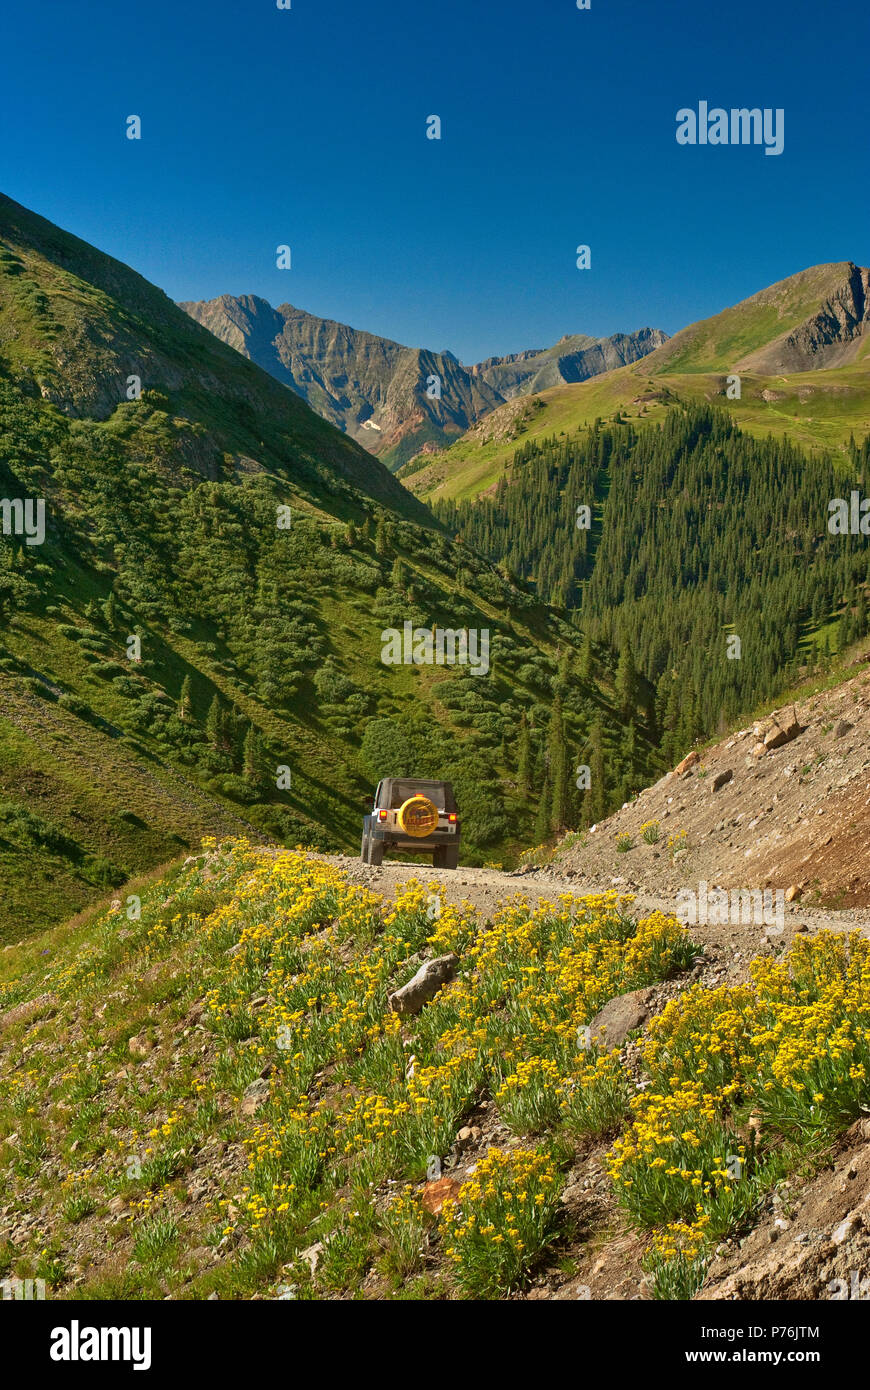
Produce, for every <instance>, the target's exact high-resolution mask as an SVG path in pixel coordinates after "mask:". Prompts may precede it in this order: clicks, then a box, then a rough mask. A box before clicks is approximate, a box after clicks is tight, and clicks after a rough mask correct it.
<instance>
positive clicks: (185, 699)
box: [178, 676, 193, 723]
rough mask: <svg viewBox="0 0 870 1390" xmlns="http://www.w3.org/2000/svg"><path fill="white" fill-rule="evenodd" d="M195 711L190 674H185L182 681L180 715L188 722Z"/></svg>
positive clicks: (179, 702)
mask: <svg viewBox="0 0 870 1390" xmlns="http://www.w3.org/2000/svg"><path fill="white" fill-rule="evenodd" d="M192 713H193V697H192V694H191V687H190V676H185V677H184V680H183V681H182V682H181V695H180V696H179V700H178V717H179V719H180V720H181V721H182V722H183V723H186V721H187V720H188V719H190V717H191V715H192Z"/></svg>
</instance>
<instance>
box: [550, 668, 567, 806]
mask: <svg viewBox="0 0 870 1390" xmlns="http://www.w3.org/2000/svg"><path fill="white" fill-rule="evenodd" d="M548 753H549V761H550V780H551V783H552V788H553V796H552V803H551V812H550V823H551V825H552V827H553V829H554V830H564V828H565V826H566V824H567V815H568V753H567V749H566V747H565V727H564V722H563V719H562V701H561V700H560V699H559V697H558V696H557V697H556V699H555V700H554V701H553V708H552V712H551V714H550V731H549V738H548Z"/></svg>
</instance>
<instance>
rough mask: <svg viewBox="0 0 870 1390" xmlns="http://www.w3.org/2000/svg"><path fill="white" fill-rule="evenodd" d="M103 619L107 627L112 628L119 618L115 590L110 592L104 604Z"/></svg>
mask: <svg viewBox="0 0 870 1390" xmlns="http://www.w3.org/2000/svg"><path fill="white" fill-rule="evenodd" d="M103 619H104V621H105V624H106V627H107V628H109V629H110V630H112V629H114V626H115V623H116V622H117V620H118V601H117V599H116V598H115V593H114V590H112V591H111V592H110V594H109V597H108V598H107V599H106V601H105V603H104V604H103Z"/></svg>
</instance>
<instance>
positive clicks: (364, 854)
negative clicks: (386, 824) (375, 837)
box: [359, 830, 369, 864]
mask: <svg viewBox="0 0 870 1390" xmlns="http://www.w3.org/2000/svg"><path fill="white" fill-rule="evenodd" d="M368 848H369V836H368V831H367V830H364V831H363V835H362V844H361V845H360V851H359V857H360V859H361V860H362V862H363V863H364V864H367V863H368V862H369V861H368Z"/></svg>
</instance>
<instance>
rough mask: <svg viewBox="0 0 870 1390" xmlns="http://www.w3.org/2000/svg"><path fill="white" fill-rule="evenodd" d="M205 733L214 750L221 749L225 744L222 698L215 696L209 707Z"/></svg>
mask: <svg viewBox="0 0 870 1390" xmlns="http://www.w3.org/2000/svg"><path fill="white" fill-rule="evenodd" d="M205 732H206V734H207V736H208V741H209V743H210V744H211V746H212V748H221V747H222V746H223V742H224V712H223V706H222V704H221V701H220V696H219V695H215V697H214V699H213V700H212V702H211V704H210V705H209V709H208V714H207V715H206V720H205Z"/></svg>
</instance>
